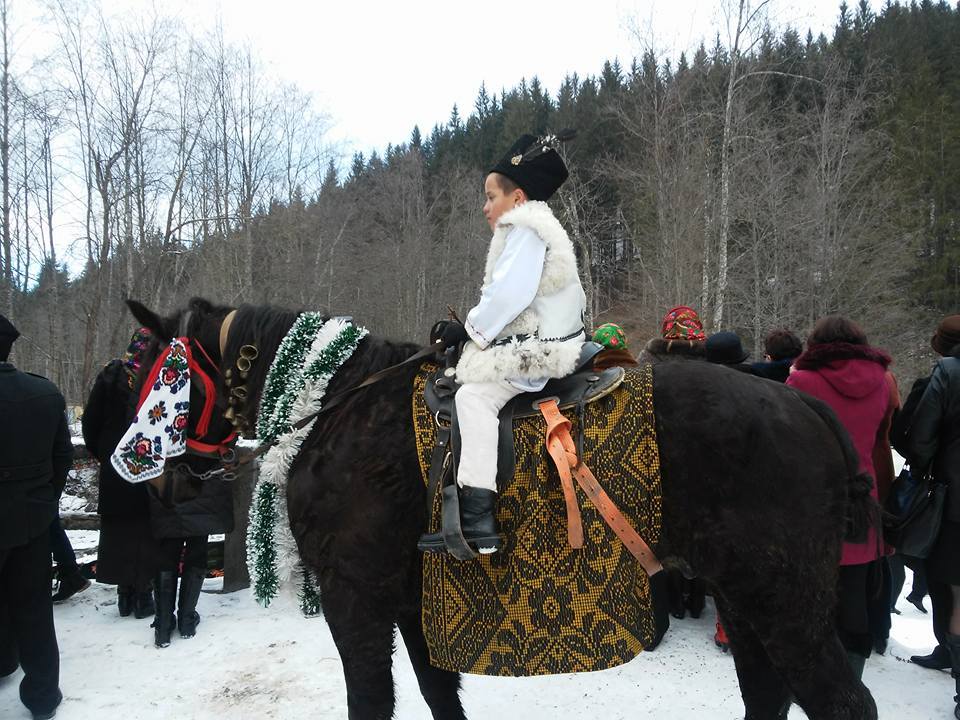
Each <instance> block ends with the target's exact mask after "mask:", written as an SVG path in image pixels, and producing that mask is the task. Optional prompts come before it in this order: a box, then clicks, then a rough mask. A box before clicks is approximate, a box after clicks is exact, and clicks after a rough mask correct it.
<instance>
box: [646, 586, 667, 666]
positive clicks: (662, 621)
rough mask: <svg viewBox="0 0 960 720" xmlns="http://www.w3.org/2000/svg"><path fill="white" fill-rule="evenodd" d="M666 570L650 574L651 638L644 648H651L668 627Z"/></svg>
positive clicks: (657, 643)
mask: <svg viewBox="0 0 960 720" xmlns="http://www.w3.org/2000/svg"><path fill="white" fill-rule="evenodd" d="M667 572H668V571H667V570H659V571H658V572H655V573H654V574H653V575H651V576H650V609H651V610H652V611H653V638H652V639H651V641H650V644H649V645H647V646H646V647H645V648H644V650H653V649H655V648H656V647H657V645H659V644H660V641H661V640H663V636H664V635H666V633H667V630H669V629H670V587H669V585H670V580H669V579H668V577H667Z"/></svg>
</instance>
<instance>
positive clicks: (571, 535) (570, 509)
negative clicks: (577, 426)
mask: <svg viewBox="0 0 960 720" xmlns="http://www.w3.org/2000/svg"><path fill="white" fill-rule="evenodd" d="M539 408H540V412H541V414H542V415H543V419H544V420H546V421H547V433H546V443H547V452H548V453H550V457H551V458H552V459H553V464H554V465H556V466H557V473H558V474H559V475H560V487H562V488H563V500H564V502H565V503H566V505H567V540H568V541H569V542H570V547H572V548H582V547H583V522H582V521H581V519H580V506H579V505H578V504H577V493H576V491H575V490H574V489H573V477H572V475H571V474H570V468H571V467H573V466H575V465H576V464H577V462H578V460H577V451H576V448H575V447H574V444H573V438H571V437H570V426H571V423H570V421H569V420H568V419H567V418H565V417H564V416H563V413H561V412H560V408H559V407H558V406H557V401H556V399H553V398H550V399H547V400H545V401H544V402H541V403H540V404H539Z"/></svg>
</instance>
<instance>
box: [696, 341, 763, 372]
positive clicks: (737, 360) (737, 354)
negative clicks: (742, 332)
mask: <svg viewBox="0 0 960 720" xmlns="http://www.w3.org/2000/svg"><path fill="white" fill-rule="evenodd" d="M705 348H706V351H707V362H712V363H714V364H715V365H725V366H726V367H728V368H730V369H731V370H739V371H740V372H744V373H747V374H748V375H752V374H753V368H751V367H750V365H748V364H747V362H746V360H747V358H748V357H750V353H748V352H747V351H746V350H744V349H743V344H742V343H741V342H740V336H739V335H737V334H736V333H734V332H730V331H729V330H722V331H721V332H716V333H714V334H713V335H711V336H710V337H708V338H707V342H706V345H705Z"/></svg>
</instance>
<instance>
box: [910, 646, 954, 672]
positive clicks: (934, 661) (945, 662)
mask: <svg viewBox="0 0 960 720" xmlns="http://www.w3.org/2000/svg"><path fill="white" fill-rule="evenodd" d="M910 662H912V663H914V664H916V665H919V666H920V667H922V668H927V669H928V670H949V669H950V668H951V666H952V663H951V661H950V651H949V650H947V648H946V647H944V646H943V645H937V646H936V647H935V648H934V649H933V652H932V653H930V654H929V655H911V656H910Z"/></svg>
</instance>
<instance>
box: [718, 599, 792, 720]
mask: <svg viewBox="0 0 960 720" xmlns="http://www.w3.org/2000/svg"><path fill="white" fill-rule="evenodd" d="M713 599H714V601H715V602H716V605H717V611H718V612H719V613H720V618H721V622H723V627H724V629H725V630H726V631H727V636H728V637H729V639H730V649H731V650H732V652H733V663H734V665H735V666H736V668H737V679H738V680H739V681H740V694H741V696H742V697H743V706H744V708H745V710H746V715H745V719H746V720H782V719H783V718H786V716H787V708H788V707H789V705H788V702H789V697H790V691H789V689H788V688H787V685H786V683H784V681H783V678H782V677H781V676H780V674H779V673H778V672H777V670H776V669H775V668H774V667H773V663H771V662H770V657H769V656H768V655H767V651H766V650H765V649H764V647H763V643H761V642H760V638H759V637H757V634H756V633H755V632H754V630H753V628H752V627H751V626H750V623H749V622H747V621H746V620H745V619H744V618H743V617H742V616H741V615H740V613H739V612H737V610H735V609H734V608H733V607H732V606H730V605H728V604H727V602H726V601H725V600H724V599H723V596H722V595H721V593H720V592H718V591H716V590H714V592H713Z"/></svg>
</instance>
